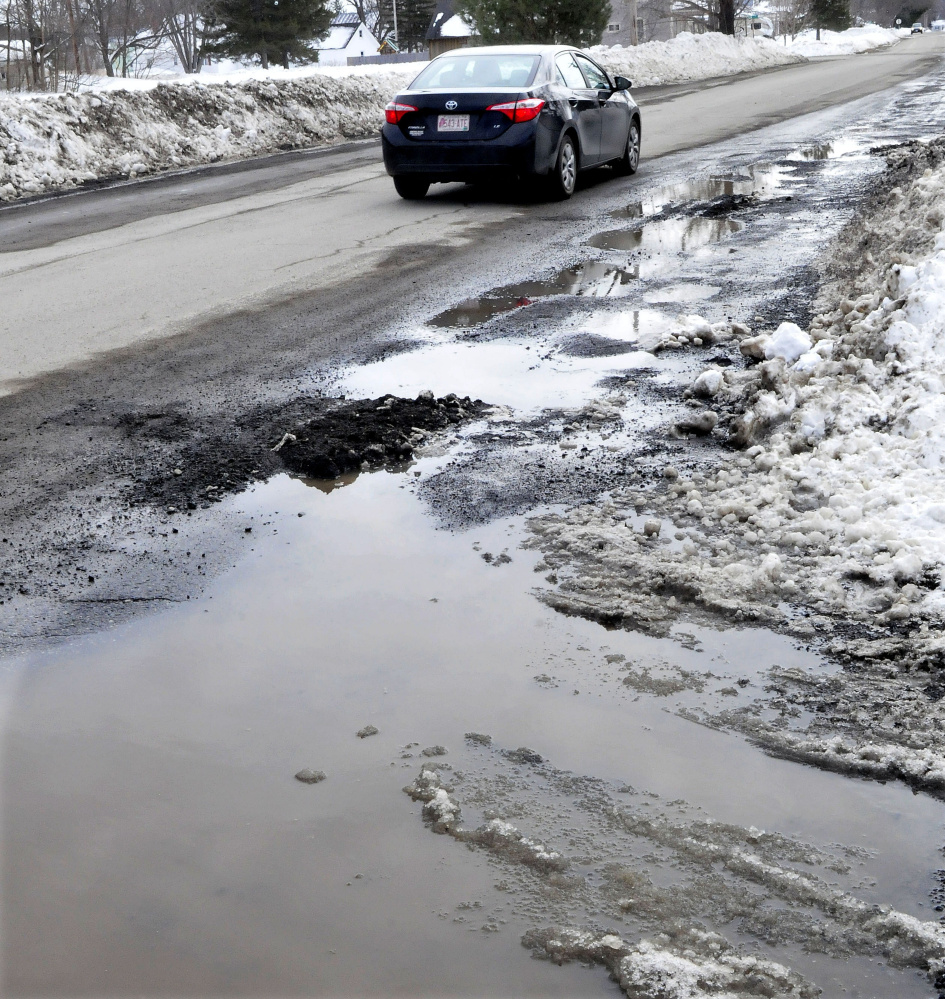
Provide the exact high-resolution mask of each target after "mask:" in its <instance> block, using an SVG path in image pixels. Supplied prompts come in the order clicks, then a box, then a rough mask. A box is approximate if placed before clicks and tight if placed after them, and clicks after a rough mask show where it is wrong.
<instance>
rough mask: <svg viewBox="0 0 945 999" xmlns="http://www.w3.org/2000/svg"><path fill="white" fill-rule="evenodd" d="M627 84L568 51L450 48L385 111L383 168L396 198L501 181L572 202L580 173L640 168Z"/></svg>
mask: <svg viewBox="0 0 945 999" xmlns="http://www.w3.org/2000/svg"><path fill="white" fill-rule="evenodd" d="M630 86H631V84H630V81H629V80H625V79H624V78H623V77H622V76H618V77H616V78H615V79H613V80H611V78H610V76H609V75H608V74H607V72H606V71H605V70H604V69H602V68H601V67H600V66H599V65H598V64H597V63H596V62H594V60H593V59H592V58H591V57H590V56H589V55H587V53H585V52H581V51H580V50H578V49H573V48H570V47H568V46H565V45H494V46H490V47H487V48H464V49H454V50H453V51H451V52H447V53H445V54H444V55H441V56H438V57H437V58H436V59H434V60H433V61H432V62H431V63H430V64H429V65H428V66H426V67H424V69H423V71H422V72H421V73H420V75H419V76H418V77H417V78H416V79H415V80H414V81H413V83H411V84H410V87H409V89H407V90H403V91H401V92H400V93H399V94H398V95H397V96H396V97H395V98H394V99H393V100H392V101H391V102H390V104H388V105H387V111H386V117H387V123H386V124H385V125H384V128H383V130H382V132H381V140H382V144H383V147H384V165H385V167H386V168H387V172H388V173H389V174H390V175H391V177H393V178H394V187H395V188H396V189H397V193H398V194H399V195H400V196H401V197H402V198H410V199H415V198H422V197H424V195H426V193H427V190H428V189H429V187H430V184H434V183H448V182H451V181H463V182H467V183H474V182H477V181H482V180H487V179H490V178H494V177H499V176H503V175H505V176H514V177H520V178H527V177H536V178H539V180H540V182H541V183H542V184H543V185H544V187H545V188H546V193H547V194H548V196H549V197H553V198H570V197H571V195H572V194H573V193H574V188H575V185H576V183H577V175H578V172H579V171H581V170H586V169H588V168H590V167H596V166H600V165H602V164H605V163H610V164H613V166H614V167H615V168H616V169H617V170H618V171H620V172H621V173H625V174H631V173H635V172H636V169H637V165H638V164H639V162H640V135H641V128H640V109H639V108H638V107H637V105H636V102H635V101H634V100H633V98H632V97H631V96H630V93H629V90H630Z"/></svg>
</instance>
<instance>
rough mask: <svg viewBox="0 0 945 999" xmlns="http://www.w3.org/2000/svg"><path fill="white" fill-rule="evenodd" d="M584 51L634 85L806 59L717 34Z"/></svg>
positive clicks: (767, 42) (682, 80) (680, 80)
mask: <svg viewBox="0 0 945 999" xmlns="http://www.w3.org/2000/svg"><path fill="white" fill-rule="evenodd" d="M588 51H589V52H590V53H591V55H593V56H594V58H595V59H596V60H597V61H598V62H599V63H600V64H601V65H602V66H603V67H604V68H605V69H606V70H608V71H609V72H610V73H612V74H619V75H620V76H625V77H627V78H628V79H629V80H631V81H632V83H633V85H634V86H635V87H653V86H658V85H660V84H668V83H685V82H687V81H690V80H707V79H709V78H711V77H716V76H733V75H735V74H736V73H749V72H753V71H755V70H759V69H770V68H772V67H774V66H788V65H790V64H791V63H797V62H804V61H805V58H806V57H805V56H803V55H802V54H801V53H796V52H792V51H791V50H790V49H789V48H786V47H785V46H783V45H780V46H779V45H778V44H777V43H776V42H773V41H771V40H770V39H767V38H762V39H759V40H757V41H755V40H754V39H751V38H731V37H729V36H728V35H720V34H716V33H711V34H705V35H693V34H690V33H689V32H688V31H684V32H682V33H681V34H679V35H677V36H676V37H675V38H673V39H671V40H670V41H668V42H646V43H645V44H643V45H636V46H623V45H612V46H611V45H596V46H594V47H593V48H591V49H588Z"/></svg>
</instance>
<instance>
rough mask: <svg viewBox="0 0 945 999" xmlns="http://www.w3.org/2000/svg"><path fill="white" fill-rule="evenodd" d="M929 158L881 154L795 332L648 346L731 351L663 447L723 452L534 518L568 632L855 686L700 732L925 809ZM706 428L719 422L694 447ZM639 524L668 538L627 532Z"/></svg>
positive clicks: (798, 680)
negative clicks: (839, 669)
mask: <svg viewBox="0 0 945 999" xmlns="http://www.w3.org/2000/svg"><path fill="white" fill-rule="evenodd" d="M943 161H945V141H942V140H937V141H936V142H935V143H932V144H930V145H923V144H915V145H913V146H912V147H907V148H906V149H905V150H899V151H894V152H893V153H892V154H891V155H890V175H889V177H887V178H884V180H883V181H882V182H881V184H880V185H879V187H878V188H877V190H878V191H879V196H878V197H877V199H876V201H875V203H874V205H873V208H872V209H871V211H870V212H869V213H868V214H867V216H866V217H865V218H864V219H862V220H860V221H858V222H855V223H854V224H852V225H851V226H848V227H847V229H846V230H844V231H843V233H842V234H841V237H840V239H839V241H838V245H837V246H835V247H833V248H831V251H830V253H829V254H828V256H830V257H831V259H832V260H834V261H835V262H836V261H838V260H841V261H842V260H844V259H845V263H846V266H847V269H848V273H847V275H846V278H845V279H844V278H843V276H842V275H841V274H839V273H836V270H837V268H836V266H834V273H833V274H832V275H828V277H829V280H828V281H827V283H826V284H825V288H824V292H823V294H822V298H821V301H820V303H819V307H820V308H821V309H822V311H821V313H820V314H819V315H818V316H817V317H816V318H815V319H814V320H813V322H812V323H811V326H810V329H809V330H806V331H805V330H801V329H800V328H799V327H797V326H796V325H795V324H793V323H781V324H779V325H777V326H776V327H775V328H774V329H772V330H761V331H752V330H751V329H750V328H749V326H748V325H747V324H746V323H741V324H737V323H736V324H734V325H732V324H726V323H716V324H714V325H713V324H709V323H707V322H706V321H705V320H704V319H702V318H701V317H698V316H689V317H683V319H682V320H681V321H680V322H679V324H678V325H677V327H676V329H675V330H673V331H671V332H670V333H669V334H667V336H666V337H665V338H664V340H663V342H662V343H661V345H660V348H661V349H663V350H668V349H672V350H693V349H699V347H700V345H701V343H703V342H709V343H712V342H727V343H728V344H729V345H730V347H731V348H734V346H735V345H736V344H737V345H738V346H740V352H741V354H742V355H744V357H745V363H744V365H738V364H735V365H732V366H729V367H723V366H719V365H716V364H713V365H710V366H708V367H707V368H706V369H705V370H704V371H703V372H702V373H700V374H699V375H698V376H697V377H696V378H695V380H694V382H693V383H692V385H691V388H690V390H689V395H690V396H691V405H692V407H693V409H692V410H691V411H690V413H689V415H688V416H686V415H685V414H684V415H683V416H682V417H680V418H677V420H676V422H675V424H674V427H670V428H667V429H668V432H670V433H677V434H679V433H684V434H686V435H687V436H688V435H695V434H696V433H699V432H703V433H706V432H711V433H712V434H713V435H714V437H715V438H716V439H718V440H719V442H720V443H721V442H722V440H723V439H724V438H725V437H727V438H728V440H729V442H730V443H732V444H734V445H736V447H737V448H739V449H740V450H737V451H736V452H735V453H734V454H732V453H731V452H725V451H722V452H720V453H719V456H718V458H717V459H716V460H715V461H713V460H709V461H708V462H705V463H702V464H701V465H697V466H696V470H695V471H692V472H687V471H686V470H685V469H679V468H676V467H663V468H661V469H657V472H658V475H657V478H656V480H655V485H654V479H653V478H652V475H651V474H650V473H649V472H647V471H643V472H639V473H637V476H636V479H635V480H634V481H632V482H631V484H630V485H629V486H628V487H626V488H622V489H618V490H615V491H614V492H612V493H611V494H610V495H608V496H607V497H606V498H604V499H602V500H601V501H599V502H597V503H593V504H585V505H582V506H579V507H577V508H575V509H572V510H570V511H568V512H566V513H564V514H555V515H546V516H541V517H538V518H536V519H534V520H533V521H532V524H531V529H532V532H533V535H534V537H533V539H532V541H531V542H530V544H531V545H532V546H533V547H536V548H538V549H540V550H541V551H542V552H543V555H544V559H543V562H542V564H541V568H543V569H544V568H546V567H547V568H550V569H551V570H552V571H553V572H554V573H555V574H556V575H555V578H556V580H557V582H558V585H557V586H556V588H555V589H553V590H550V591H544V592H543V598H544V599H545V600H546V601H547V602H548V603H549V604H550V605H551V606H553V607H556V608H558V609H560V610H562V611H564V612H566V613H572V614H581V615H584V616H587V617H591V618H594V619H597V620H601V621H603V622H606V623H617V624H623V625H627V626H631V627H637V628H641V629H644V630H648V631H652V632H655V633H660V634H667V633H669V631H670V630H671V628H672V626H673V624H674V622H675V621H676V619H677V618H678V616H679V615H680V613H683V612H685V613H687V614H696V615H706V614H707V613H708V615H709V616H713V615H714V616H719V615H721V616H724V617H728V618H731V619H735V620H739V621H755V622H759V623H764V624H768V625H773V626H777V627H781V628H783V629H785V630H787V631H789V632H791V633H793V634H795V635H797V636H798V637H801V638H803V639H805V640H809V639H811V638H817V637H820V638H822V639H823V640H824V642H825V646H826V647H827V649H828V651H830V652H832V653H833V654H834V655H836V656H839V657H841V660H842V661H845V662H849V663H856V664H857V671H856V672H850V673H845V674H844V676H843V677H842V679H840V680H837V679H836V678H831V679H830V680H829V681H827V680H823V679H818V678H815V677H809V676H794V677H791V676H788V677H784V678H781V680H780V682H779V687H780V688H781V689H780V690H779V696H780V697H781V698H782V704H781V706H782V708H783V711H782V714H781V717H780V718H778V719H776V720H775V721H770V720H765V710H764V709H765V705H766V704H767V703H768V702H767V701H761V702H759V703H758V704H757V705H755V706H754V707H753V708H752V709H744V710H740V711H737V712H733V711H726V712H721V713H718V714H717V715H715V716H714V719H713V720H714V721H715V722H716V723H718V724H722V725H725V726H728V727H733V728H737V729H740V730H742V731H744V732H745V733H746V734H748V735H750V736H751V737H753V738H755V739H757V740H758V741H759V742H760V743H761V744H762V745H765V746H766V747H767V748H769V749H770V750H771V751H773V752H778V753H781V754H783V755H785V756H789V757H791V758H796V759H799V760H803V761H805V762H812V763H817V764H818V765H821V766H824V767H826V768H828V769H835V770H841V771H844V772H850V773H857V774H861V775H863V776H872V777H876V778H880V779H886V778H889V777H894V778H898V779H902V780H904V781H907V782H908V783H910V784H912V785H913V786H914V787H917V788H922V789H924V790H931V791H934V792H935V793H939V794H941V793H943V792H945V736H943V734H942V733H943V731H945V726H943V724H942V723H943V721H945V716H943V713H942V709H941V703H942V695H943V693H945V690H942V691H940V690H939V686H938V682H937V680H936V679H935V674H936V671H937V670H938V668H939V667H940V666H941V665H942V664H943V663H945V635H943V628H945V582H943V580H945V532H943V531H942V524H943V523H945V478H943V475H942V468H943V466H945V438H943V435H942V429H941V428H942V427H943V426H945V401H943V400H945V393H943V387H945V351H943V349H942V346H941V345H942V342H943V337H945V234H943V232H942V228H943V220H945V162H943ZM910 171H911V172H910ZM897 180H898V181H900V183H897ZM889 188H891V190H890V189H889ZM856 260H860V263H859V266H858V267H856V268H855V267H854V266H853V263H852V262H853V261H856ZM828 269H829V267H828ZM844 287H846V291H847V293H848V294H846V295H845V294H844V293H843V292H842V290H841V289H843V288H844ZM752 333H754V335H752ZM707 405H708V406H709V407H710V408H709V409H706V406H707ZM706 413H710V414H711V415H712V416H713V417H714V418H715V422H714V424H713V427H712V429H711V430H708V431H707V430H705V429H704V428H703V429H702V430H701V431H700V429H699V427H698V425H697V424H698V422H699V420H700V419H701V418H702V417H703V416H704V414H706ZM708 422H712V421H708ZM630 514H635V515H636V517H635V518H631V517H629V515H630ZM646 515H650V516H653V515H655V516H656V517H658V518H659V520H660V521H662V522H664V523H668V524H669V525H670V529H669V532H665V531H664V532H663V533H662V534H653V533H647V532H646V531H645V530H641V529H639V528H638V527H637V528H635V527H634V526H633V524H634V522H635V521H637V522H638V521H639V517H640V516H646ZM667 534H668V535H669V536H667ZM851 626H853V629H854V630H851ZM828 687H829V689H828ZM769 700H770V699H769ZM798 706H804V707H806V709H807V710H808V711H810V710H813V711H815V712H818V713H817V714H816V715H815V720H814V721H813V722H811V723H810V724H808V725H806V727H805V726H798V724H797V723H795V722H792V720H791V719H792V717H793V716H792V711H793V712H794V714H795V715H796V714H797V711H796V708H797V707H798ZM703 720H710V719H709V718H704V719H703Z"/></svg>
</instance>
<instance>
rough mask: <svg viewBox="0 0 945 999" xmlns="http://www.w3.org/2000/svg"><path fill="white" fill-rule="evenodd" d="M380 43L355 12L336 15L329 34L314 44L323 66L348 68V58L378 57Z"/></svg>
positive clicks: (343, 12)
mask: <svg viewBox="0 0 945 999" xmlns="http://www.w3.org/2000/svg"><path fill="white" fill-rule="evenodd" d="M379 47H380V43H379V42H378V40H377V39H376V38H375V37H374V35H372V34H371V32H370V31H369V30H368V27H367V25H366V24H365V23H364V22H363V21H362V20H361V19H360V18H359V17H358V15H357V14H356V13H355V12H354V11H342V12H341V13H340V14H336V15H335V19H334V20H333V21H332V22H331V27H330V28H329V29H328V34H327V35H326V36H325V37H324V38H323V39H322V40H321V41H320V42H315V43H314V48H316V49H318V62H319V64H320V65H322V66H347V65H348V56H373V55H377V50H378V48H379Z"/></svg>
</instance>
